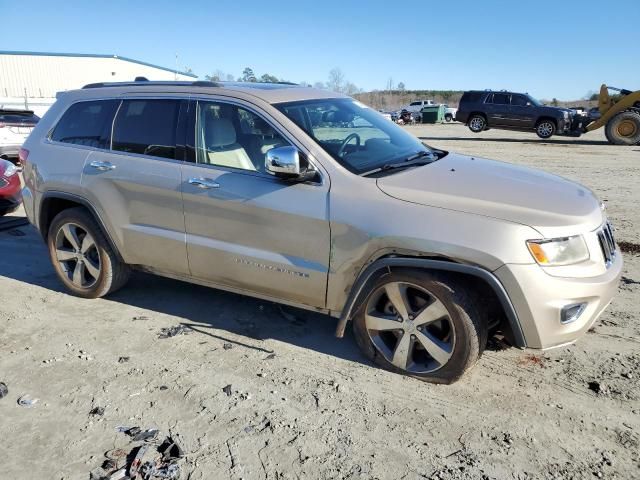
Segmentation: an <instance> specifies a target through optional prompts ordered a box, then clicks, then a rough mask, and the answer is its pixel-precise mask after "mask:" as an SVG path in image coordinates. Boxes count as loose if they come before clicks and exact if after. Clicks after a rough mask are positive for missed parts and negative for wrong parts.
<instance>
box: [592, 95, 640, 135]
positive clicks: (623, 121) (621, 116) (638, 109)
mask: <svg viewBox="0 0 640 480" xmlns="http://www.w3.org/2000/svg"><path fill="white" fill-rule="evenodd" d="M609 90H613V91H616V92H619V93H620V96H619V97H618V98H612V97H611V96H610V95H609ZM598 110H600V118H598V119H596V120H594V121H593V122H591V123H589V124H588V125H587V126H586V127H585V129H584V130H585V132H591V131H593V130H596V129H598V128H600V127H603V126H604V133H605V136H606V137H607V140H608V141H609V143H611V144H613V145H637V144H639V143H640V90H637V91H635V92H632V91H631V90H625V89H623V88H615V87H608V86H607V85H602V86H601V87H600V96H599V97H598Z"/></svg>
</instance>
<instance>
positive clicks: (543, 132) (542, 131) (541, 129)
mask: <svg viewBox="0 0 640 480" xmlns="http://www.w3.org/2000/svg"><path fill="white" fill-rule="evenodd" d="M538 134H539V135H540V136H541V137H543V138H548V137H550V136H551V135H553V124H552V123H551V122H542V123H541V124H540V125H538Z"/></svg>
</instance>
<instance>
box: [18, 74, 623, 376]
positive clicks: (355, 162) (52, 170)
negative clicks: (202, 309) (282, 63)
mask: <svg viewBox="0 0 640 480" xmlns="http://www.w3.org/2000/svg"><path fill="white" fill-rule="evenodd" d="M20 156H21V159H22V163H23V165H24V179H25V183H26V186H25V188H24V191H23V194H24V205H25V209H26V211H27V214H28V216H29V219H30V220H31V222H32V223H33V224H34V225H35V226H36V227H37V228H38V229H39V230H40V232H41V233H42V236H43V237H44V239H45V240H46V242H47V244H48V247H49V252H50V256H51V261H52V263H53V266H54V267H55V270H56V272H57V274H58V276H59V277H60V279H61V281H62V282H63V283H64V285H65V286H66V287H67V289H68V290H69V291H70V292H72V293H73V294H75V295H79V296H82V297H87V298H95V297H100V296H103V295H107V294H109V293H110V292H113V291H114V290H116V289H118V288H120V287H122V286H123V285H124V284H125V283H126V281H127V278H128V276H129V273H130V271H131V270H132V269H138V270H143V271H146V272H152V273H155V274H158V275H163V276H167V277H171V278H176V279H180V280H186V281H189V282H194V283H199V284H203V285H209V286H212V287H215V288H220V289H224V290H229V291H233V292H239V293H243V294H247V295H251V296H254V297H259V298H263V299H267V300H272V301H274V302H280V303H285V304H289V305H293V306H296V307H300V308H305V309H309V310H313V311H319V312H324V313H327V314H329V315H332V316H334V317H337V318H339V321H338V326H337V331H336V335H337V336H338V337H342V336H343V334H344V332H345V328H346V326H347V324H348V323H349V321H351V322H352V324H353V328H354V332H355V337H356V340H357V342H358V344H359V346H360V347H361V348H362V350H363V351H364V352H365V354H366V355H367V356H368V357H369V358H370V359H372V360H373V361H375V362H377V363H378V364H380V365H382V366H383V367H385V368H388V369H390V370H394V371H396V372H399V373H404V374H408V375H411V376H414V377H418V378H421V379H424V380H428V381H433V382H452V381H454V380H456V379H458V378H459V377H460V376H461V375H462V374H463V373H464V372H465V371H466V370H467V369H469V368H470V367H471V366H472V365H473V364H474V363H475V362H476V360H477V359H478V357H479V356H480V355H481V353H482V351H483V349H484V347H485V344H486V342H487V336H488V335H491V334H494V333H495V332H500V333H502V334H503V335H505V336H506V337H507V338H508V339H510V341H511V343H512V344H513V345H515V346H517V347H521V348H524V347H529V348H538V349H540V348H549V347H555V346H558V345H563V344H566V343H569V342H573V341H575V340H576V339H577V338H578V337H579V336H580V335H581V334H582V333H584V332H585V331H586V330H587V329H588V328H589V327H590V326H591V325H592V324H593V322H594V321H595V320H596V318H598V315H600V313H601V312H602V311H603V310H604V308H605V307H606V306H607V305H608V303H609V302H610V300H611V298H612V297H613V295H614V293H615V291H616V288H617V285H618V279H619V277H620V272H621V269H622V256H621V255H620V252H619V251H618V249H617V248H616V245H615V243H614V240H613V234H612V228H611V226H610V225H609V223H608V222H607V218H606V216H605V212H604V210H603V207H602V204H601V203H600V202H599V201H598V199H597V198H596V197H595V195H594V194H593V193H592V192H591V191H590V190H589V189H587V188H585V187H583V186H581V185H578V184H575V183H572V182H569V181H567V180H565V179H563V178H560V177H556V176H553V175H549V174H546V173H543V172H539V171H536V170H531V169H527V168H521V167H516V166H513V165H510V164H507V163H501V162H496V161H492V160H486V159H481V158H477V157H468V156H463V155H457V154H454V153H448V152H445V151H442V150H438V149H434V148H430V147H428V146H425V145H424V144H422V143H421V142H420V141H419V140H417V139H416V138H415V137H413V136H411V135H410V134H409V133H407V132H406V131H404V130H403V129H402V128H400V127H398V126H396V125H394V124H393V123H391V122H389V121H388V120H386V119H385V118H384V117H382V116H381V115H380V114H379V113H377V112H376V111H374V110H372V109H370V108H368V107H367V106H365V105H363V104H361V103H359V102H357V101H355V100H353V99H351V98H348V97H345V96H342V95H339V94H335V93H331V92H327V91H322V90H315V89H312V88H306V87H299V86H296V85H284V84H259V83H240V84H234V83H219V84H218V83H210V82H192V83H180V82H168V83H157V82H132V83H124V84H94V85H88V86H87V87H85V88H84V89H82V90H78V91H73V92H67V93H65V94H62V95H61V96H60V98H59V100H58V101H57V103H56V104H55V105H54V106H53V107H52V108H51V109H50V110H49V111H48V112H47V114H46V115H45V116H44V118H43V119H42V120H41V121H40V123H38V125H37V127H36V128H35V130H34V132H33V133H32V134H31V136H30V137H29V138H28V140H27V141H26V143H25V145H24V148H23V149H22V150H21V152H20Z"/></svg>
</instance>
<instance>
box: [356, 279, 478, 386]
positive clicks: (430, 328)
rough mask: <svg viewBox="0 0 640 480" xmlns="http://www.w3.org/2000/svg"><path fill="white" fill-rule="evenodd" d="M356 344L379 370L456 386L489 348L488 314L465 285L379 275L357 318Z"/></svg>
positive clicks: (442, 280)
mask: <svg viewBox="0 0 640 480" xmlns="http://www.w3.org/2000/svg"><path fill="white" fill-rule="evenodd" d="M353 330H354V334H355V338H356V342H357V343H358V346H359V347H360V349H361V350H362V351H363V352H364V354H365V355H366V356H367V358H369V359H370V360H372V361H373V362H375V363H376V364H378V365H380V366H381V367H383V368H385V369H387V370H390V371H393V372H396V373H400V374H403V375H408V376H411V377H415V378H418V379H420V380H423V381H426V382H432V383H452V382H455V381H456V380H458V379H459V378H460V377H461V376H462V375H463V374H464V373H465V372H467V371H468V370H469V369H470V368H471V367H473V366H474V365H475V363H476V362H477V360H478V358H480V355H481V354H482V352H483V350H484V347H485V346H486V343H487V319H486V312H484V309H483V308H482V307H481V305H480V302H479V301H478V300H477V299H476V298H475V296H474V295H473V293H472V292H471V291H470V290H469V287H468V286H467V285H466V283H465V282H464V281H461V280H459V279H458V278H454V277H452V276H448V275H445V274H441V273H431V272H424V271H419V270H398V271H394V272H391V273H386V274H384V275H381V276H380V277H379V278H378V279H376V281H375V282H374V283H373V285H372V286H371V288H370V290H369V292H368V295H367V297H366V299H365V300H364V301H363V302H362V303H361V306H360V308H359V309H358V311H357V313H356V314H355V316H354V318H353Z"/></svg>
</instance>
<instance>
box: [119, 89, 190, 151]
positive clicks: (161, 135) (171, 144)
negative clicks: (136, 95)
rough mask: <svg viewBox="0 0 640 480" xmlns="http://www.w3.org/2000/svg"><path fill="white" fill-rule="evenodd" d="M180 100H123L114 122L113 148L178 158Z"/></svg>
mask: <svg viewBox="0 0 640 480" xmlns="http://www.w3.org/2000/svg"><path fill="white" fill-rule="evenodd" d="M179 111H180V101H179V100H156V99H152V100H124V101H123V102H122V106H121V107H120V109H119V110H118V114H117V115H116V119H115V122H114V126H113V143H112V147H111V148H112V149H113V150H116V151H120V152H127V153H138V154H141V155H150V156H153V157H161V158H172V159H174V158H176V128H177V123H178V113H179Z"/></svg>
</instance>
